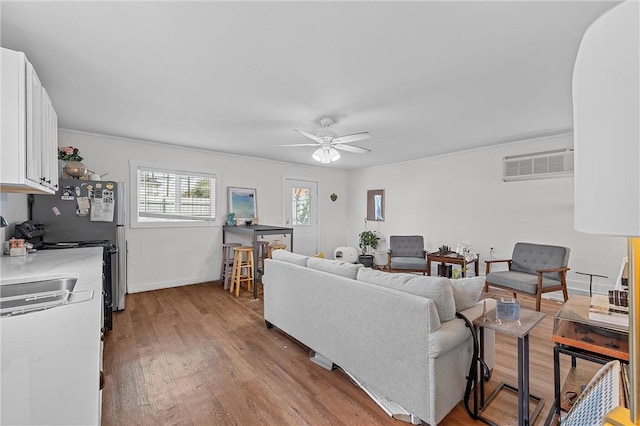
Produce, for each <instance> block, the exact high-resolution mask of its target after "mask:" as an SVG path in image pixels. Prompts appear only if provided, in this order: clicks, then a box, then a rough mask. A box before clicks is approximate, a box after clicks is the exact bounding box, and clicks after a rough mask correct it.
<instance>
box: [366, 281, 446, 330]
mask: <svg viewBox="0 0 640 426" xmlns="http://www.w3.org/2000/svg"><path fill="white" fill-rule="evenodd" d="M358 281H364V282H367V283H370V284H376V285H381V286H384V287H388V288H392V289H395V290H399V291H403V292H405V293H410V294H414V295H416V296H421V297H426V298H427V299H431V300H433V302H434V303H435V305H436V309H437V310H438V316H439V317H440V321H441V322H445V321H449V320H452V319H453V318H455V315H456V304H455V300H454V298H453V290H452V288H451V282H450V281H449V279H447V278H443V277H429V276H419V275H411V274H390V273H388V272H381V271H375V270H372V269H369V268H362V269H360V271H358Z"/></svg>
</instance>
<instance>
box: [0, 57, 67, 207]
mask: <svg viewBox="0 0 640 426" xmlns="http://www.w3.org/2000/svg"><path fill="white" fill-rule="evenodd" d="M1 62H2V85H1V86H0V88H1V91H2V92H1V98H2V109H1V111H2V121H1V122H2V126H1V127H2V140H1V141H0V189H1V190H2V191H6V192H27V193H50V194H53V193H54V192H55V191H56V190H57V189H58V118H57V115H56V112H55V110H54V109H53V105H52V103H51V99H49V96H48V95H47V92H46V90H45V89H44V88H43V87H42V84H41V83H40V79H39V78H38V75H37V74H36V72H35V70H34V69H33V66H32V65H31V63H30V62H29V61H28V60H27V58H26V56H25V55H24V53H22V52H15V51H13V50H9V49H5V48H2V61H1Z"/></svg>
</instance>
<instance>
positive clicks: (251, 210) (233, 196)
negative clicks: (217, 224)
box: [227, 186, 258, 220]
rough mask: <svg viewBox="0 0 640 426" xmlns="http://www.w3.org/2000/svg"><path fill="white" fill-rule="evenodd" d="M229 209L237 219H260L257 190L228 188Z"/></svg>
mask: <svg viewBox="0 0 640 426" xmlns="http://www.w3.org/2000/svg"><path fill="white" fill-rule="evenodd" d="M227 207H228V210H227V211H229V212H233V213H235V219H240V220H253V218H255V217H258V195H257V193H256V189H255V188H238V187H235V186H229V187H227Z"/></svg>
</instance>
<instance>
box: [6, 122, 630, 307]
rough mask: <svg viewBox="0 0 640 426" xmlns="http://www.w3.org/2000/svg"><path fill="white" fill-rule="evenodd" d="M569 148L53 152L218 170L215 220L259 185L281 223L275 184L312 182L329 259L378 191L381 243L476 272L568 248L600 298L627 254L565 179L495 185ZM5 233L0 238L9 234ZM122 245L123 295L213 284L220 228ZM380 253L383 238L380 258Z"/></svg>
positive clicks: (131, 237)
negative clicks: (288, 155) (348, 164)
mask: <svg viewBox="0 0 640 426" xmlns="http://www.w3.org/2000/svg"><path fill="white" fill-rule="evenodd" d="M571 142H572V141H571V138H570V137H568V136H565V137H555V138H547V139H539V140H534V141H527V142H521V143H514V144H508V145H498V146H494V147H490V148H487V149H481V150H474V151H467V152H460V153H455V154H450V155H444V156H440V157H434V158H426V159H420V160H415V161H412V162H407V163H402V164H396V165H388V166H382V167H376V168H371V169H364V170H359V171H354V172H349V173H345V172H340V171H335V170H330V169H326V168H321V167H306V166H296V165H292V164H285V163H278V162H272V161H266V160H259V159H252V158H247V157H239V156H232V155H225V154H217V153H211V152H207V151H202V150H193V149H184V148H182V149H180V148H175V147H171V146H168V145H160V144H154V143H147V142H142V141H135V140H129V139H123V138H114V137H109V136H101V135H93V134H86V133H79V132H72V131H65V130H61V131H60V132H59V145H71V146H75V147H78V148H79V149H80V153H81V155H82V156H83V157H85V160H84V163H85V164H86V165H87V166H88V167H89V169H91V170H93V171H95V172H97V173H99V174H104V173H108V174H107V175H106V176H105V179H111V180H118V181H124V182H127V181H128V179H129V160H130V159H131V160H140V161H145V162H159V163H165V164H170V165H174V166H175V167H195V168H199V169H208V170H211V171H214V172H217V173H218V174H219V180H220V181H219V186H218V189H219V190H220V197H219V203H220V204H219V210H218V214H219V215H220V217H221V220H223V219H224V214H225V211H226V187H227V186H243V187H255V188H257V193H258V213H259V217H260V222H261V223H264V224H273V225H279V224H281V223H282V194H281V191H282V177H283V176H287V177H296V178H301V179H311V180H318V181H319V220H320V223H319V240H318V245H319V250H322V251H324V252H325V254H327V255H328V256H329V257H331V256H332V254H333V250H334V249H335V247H337V246H343V245H349V246H353V247H357V245H358V244H357V243H358V234H359V233H360V231H361V230H362V229H363V228H364V217H365V216H366V191H367V190H368V189H381V188H382V189H385V221H384V222H369V225H368V226H369V228H370V229H374V230H377V231H379V232H380V233H381V234H382V235H383V237H385V238H386V237H388V236H389V235H393V234H421V235H423V236H424V237H425V245H426V249H427V250H435V249H437V248H438V247H439V246H440V245H442V244H448V245H450V246H453V247H455V246H456V245H457V244H458V243H459V242H461V241H463V240H468V241H470V242H471V244H472V246H473V249H474V250H475V251H477V252H479V253H480V256H481V274H483V273H484V262H482V260H485V259H487V258H488V257H489V248H490V247H494V248H495V258H508V257H510V255H511V250H512V249H513V245H514V244H515V243H516V242H518V241H530V242H539V243H548V244H558V245H565V246H568V247H570V248H571V259H570V262H569V266H570V267H571V272H570V273H569V287H570V290H571V291H572V293H576V292H583V293H584V292H586V291H588V277H584V276H581V275H576V274H575V272H576V271H581V272H589V273H595V274H599V275H606V276H608V277H609V278H608V279H602V278H594V290H596V291H599V292H602V291H606V290H607V289H608V288H610V287H611V286H612V285H613V281H614V279H615V277H616V275H617V274H618V268H619V266H620V261H621V258H622V257H623V256H624V255H626V241H625V240H624V239H623V238H614V237H602V236H594V235H587V234H582V233H579V232H577V231H574V229H573V178H559V179H545V180H532V181H524V182H510V183H504V182H502V179H501V178H502V158H503V157H504V156H505V155H517V154H524V153H531V152H538V151H544V150H548V149H557V148H562V147H568V146H571ZM333 192H335V193H336V194H337V195H338V200H337V201H336V202H332V201H330V199H329V196H330V194H331V193H333ZM1 197H2V198H0V212H1V213H2V215H3V216H5V217H6V218H7V220H9V222H11V223H19V222H22V221H24V220H26V219H27V207H26V196H25V195H23V194H6V193H3V194H2V195H1ZM4 229H5V230H7V229H11V228H4ZM10 232H11V233H12V232H13V231H10ZM0 236H2V238H3V239H4V238H5V236H4V235H2V234H0ZM10 236H11V235H10V234H8V233H7V234H6V238H8V237H10ZM127 239H128V246H129V271H128V276H129V291H130V292H137V291H144V290H150V289H157V288H163V287H169V286H175V285H182V284H189V283H195V282H202V281H207V280H213V279H217V278H218V275H219V264H220V245H221V242H222V235H221V228H220V226H219V225H218V226H213V227H207V228H169V229H167V228H152V229H131V228H127ZM386 249H387V242H386V241H384V242H383V243H382V245H381V247H380V248H379V250H381V251H384V250H386ZM553 295H555V293H554V294H553Z"/></svg>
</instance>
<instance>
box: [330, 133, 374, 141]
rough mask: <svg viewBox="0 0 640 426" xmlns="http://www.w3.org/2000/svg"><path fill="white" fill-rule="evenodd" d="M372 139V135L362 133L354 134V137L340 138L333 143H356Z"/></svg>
mask: <svg viewBox="0 0 640 426" xmlns="http://www.w3.org/2000/svg"><path fill="white" fill-rule="evenodd" d="M370 137H371V133H369V132H362V133H354V134H352V135H345V136H340V137H339V138H334V139H333V140H332V141H331V142H334V143H351V142H355V141H360V140H362V139H369V138H370Z"/></svg>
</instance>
